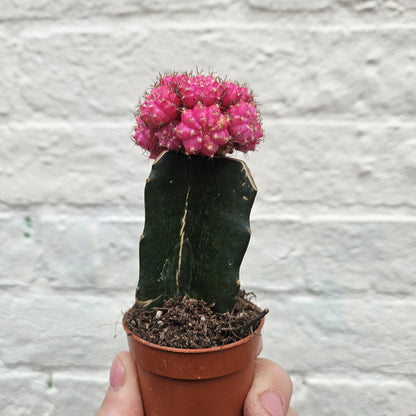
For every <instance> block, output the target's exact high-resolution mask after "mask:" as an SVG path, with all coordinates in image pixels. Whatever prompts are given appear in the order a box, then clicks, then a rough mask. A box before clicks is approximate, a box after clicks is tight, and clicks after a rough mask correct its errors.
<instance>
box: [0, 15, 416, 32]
mask: <svg viewBox="0 0 416 416" xmlns="http://www.w3.org/2000/svg"><path fill="white" fill-rule="evenodd" d="M279 13H280V12H275V14H277V15H278V14H279ZM181 14H182V16H183V17H182V18H179V19H178V20H176V21H175V22H167V23H166V22H165V21H163V22H162V19H164V18H166V17H167V16H172V15H181ZM255 14H256V12H254V13H250V15H251V16H254V15H255ZM263 14H264V13H262V12H258V20H256V21H255V22H247V20H246V18H247V16H246V15H242V16H241V17H237V18H238V19H240V20H238V21H236V20H233V19H232V18H231V17H230V18H226V19H225V20H221V21H218V20H215V18H211V19H210V20H203V21H198V22H192V20H191V22H190V18H192V16H194V17H200V16H201V12H199V11H195V12H192V13H190V14H187V13H186V14H183V12H181V11H179V12H174V11H173V12H168V13H163V12H162V13H160V12H151V13H148V14H144V15H143V14H142V13H128V14H125V15H123V16H122V17H120V16H117V15H116V14H115V15H111V14H96V15H91V14H89V15H86V16H85V17H73V18H71V17H70V18H61V17H22V18H10V19H7V18H6V19H0V28H2V27H6V28H7V26H10V25H21V24H22V23H25V22H28V23H29V24H32V25H39V26H40V25H42V28H43V29H44V32H43V34H44V33H46V32H52V33H54V34H56V33H68V32H69V33H78V32H77V30H79V29H81V30H82V31H83V32H84V33H95V31H96V30H99V31H100V32H114V20H113V19H114V18H117V24H118V25H120V27H121V28H122V30H123V31H126V30H127V31H131V32H136V31H138V30H139V29H138V27H140V29H143V28H146V29H151V30H152V31H154V30H158V31H159V30H160V31H165V30H172V29H173V30H175V29H178V30H180V31H184V30H185V31H186V30H197V31H201V32H203V31H205V30H207V29H218V28H224V27H227V28H231V29H233V30H238V29H241V30H244V31H247V30H259V29H261V30H263V31H264V29H265V26H269V27H270V30H272V29H273V30H274V31H275V30H276V29H275V26H276V25H275V23H274V22H272V21H265V20H264V19H262V15H263ZM308 14H310V13H308ZM142 15H143V17H142ZM286 15H288V14H287V13H286ZM290 15H292V16H293V13H291V14H290ZM315 15H316V14H315ZM333 15H335V16H336V13H333ZM381 18H382V17H380V20H381ZM91 19H93V20H91ZM281 20H283V21H284V20H286V17H282V18H281ZM45 23H46V24H48V26H46V27H45ZM126 23H127V24H126ZM75 29H77V30H75ZM407 30H416V24H415V23H403V22H400V21H397V22H393V23H384V24H383V23H381V24H380V22H379V21H378V22H376V23H361V24H357V23H355V22H354V25H352V26H345V25H341V24H336V25H332V26H331V25H326V24H325V23H309V24H307V25H306V26H303V25H302V26H299V23H295V24H293V23H287V24H286V25H285V26H282V25H279V28H278V31H294V32H306V33H307V32H322V33H332V32H347V33H349V32H369V31H374V32H386V31H397V32H403V31H407ZM30 31H31V29H30V28H26V29H24V30H23V31H22V32H21V35H22V36H25V34H26V33H27V32H29V33H30ZM43 34H39V33H34V35H38V36H41V37H43Z"/></svg>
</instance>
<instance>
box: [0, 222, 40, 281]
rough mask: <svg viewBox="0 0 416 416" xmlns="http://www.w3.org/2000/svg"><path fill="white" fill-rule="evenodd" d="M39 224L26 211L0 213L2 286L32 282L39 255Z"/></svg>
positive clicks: (0, 272) (0, 270) (0, 277)
mask: <svg viewBox="0 0 416 416" xmlns="http://www.w3.org/2000/svg"><path fill="white" fill-rule="evenodd" d="M36 226H37V224H34V223H33V221H32V219H31V217H30V216H28V215H27V214H26V215H24V214H22V215H21V216H16V215H12V214H8V215H3V216H0V253H1V256H0V287H1V286H5V287H8V286H27V285H29V284H30V283H32V282H33V280H34V275H35V271H36V264H37V262H38V258H39V255H40V250H39V249H40V247H39V246H38V245H37V244H36V242H35V240H34V237H35V235H36V228H37V227H36Z"/></svg>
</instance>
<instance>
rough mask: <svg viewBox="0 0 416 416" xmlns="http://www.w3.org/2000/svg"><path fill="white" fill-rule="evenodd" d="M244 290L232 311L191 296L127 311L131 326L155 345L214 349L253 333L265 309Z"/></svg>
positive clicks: (265, 311)
mask: <svg viewBox="0 0 416 416" xmlns="http://www.w3.org/2000/svg"><path fill="white" fill-rule="evenodd" d="M249 299H250V295H248V294H246V293H245V292H241V293H240V296H239V298H238V301H237V304H236V306H235V307H234V310H233V312H232V313H225V314H215V313H214V312H213V311H212V305H207V304H206V303H205V302H204V301H202V300H195V299H190V298H188V297H184V298H176V299H169V300H167V301H165V302H164V304H163V306H162V307H159V308H151V309H149V310H145V309H144V307H143V306H142V305H140V304H135V305H134V306H133V307H132V308H131V309H130V310H129V311H128V312H126V314H125V315H124V320H125V322H126V324H127V327H128V328H129V329H130V330H131V331H132V332H133V333H134V334H136V335H137V336H139V337H140V338H142V339H145V340H146V341H149V342H152V343H153V344H158V345H163V346H167V347H174V348H191V349H195V348H211V347H219V346H224V345H226V344H231V343H232V342H235V341H238V340H240V339H243V338H245V337H246V336H248V335H250V334H251V333H253V332H254V331H255V330H256V328H257V327H258V326H259V324H260V320H261V318H262V317H263V316H264V315H266V313H267V312H268V310H267V309H265V310H264V311H261V310H260V309H259V308H258V307H257V306H255V305H254V304H253V303H252V302H251V301H250V300H249Z"/></svg>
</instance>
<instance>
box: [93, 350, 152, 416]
mask: <svg viewBox="0 0 416 416" xmlns="http://www.w3.org/2000/svg"><path fill="white" fill-rule="evenodd" d="M95 416H144V411H143V404H142V398H141V396H140V389H139V381H138V376H137V370H136V364H135V362H134V360H133V358H132V356H131V354H130V353H129V352H128V351H123V352H121V353H120V354H118V355H117V357H116V358H115V359H114V361H113V364H112V366H111V372H110V387H109V388H108V390H107V392H106V394H105V397H104V401H103V403H102V405H101V407H100V408H99V410H98V412H97V413H96V415H95Z"/></svg>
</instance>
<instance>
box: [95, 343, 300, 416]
mask: <svg viewBox="0 0 416 416" xmlns="http://www.w3.org/2000/svg"><path fill="white" fill-rule="evenodd" d="M138 393H139V382H138V376H137V370H136V365H135V363H134V360H133V358H132V356H131V354H130V353H129V352H128V351H123V352H121V353H119V354H118V355H117V357H116V358H115V359H114V361H113V365H112V366H111V372H110V387H109V388H108V390H107V392H106V394H105V397H104V401H103V403H102V404H101V407H100V409H99V410H98V412H97V413H96V415H95V416H144V411H143V404H142V399H141V397H140V394H138ZM291 396H292V382H291V380H290V377H289V376H288V374H287V373H286V372H285V371H284V370H283V369H282V368H281V367H280V366H278V365H277V364H275V363H274V362H272V361H269V360H266V359H263V358H258V359H257V360H256V367H255V373H254V380H253V383H252V385H251V388H250V391H249V392H248V394H247V397H246V401H245V404H244V416H298V414H297V412H296V411H295V410H294V409H293V408H291V407H289V403H290V398H291Z"/></svg>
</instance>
